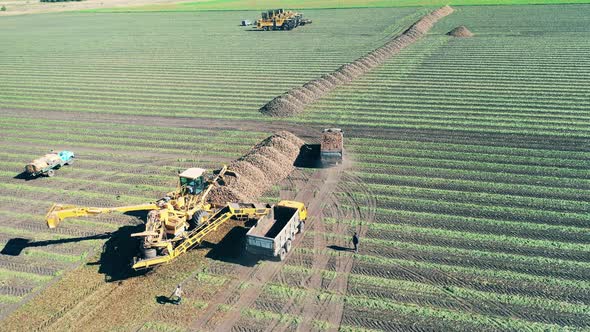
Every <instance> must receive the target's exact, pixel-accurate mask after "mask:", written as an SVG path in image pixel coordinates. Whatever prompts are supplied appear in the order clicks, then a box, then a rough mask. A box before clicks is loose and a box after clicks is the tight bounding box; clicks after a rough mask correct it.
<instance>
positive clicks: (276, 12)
mask: <svg viewBox="0 0 590 332" xmlns="http://www.w3.org/2000/svg"><path fill="white" fill-rule="evenodd" d="M261 16H262V17H261V18H259V19H258V20H256V29H258V30H264V31H269V30H292V29H294V28H296V27H298V26H300V25H305V24H310V23H311V22H312V21H311V20H309V19H305V18H303V14H301V13H297V12H293V11H290V10H287V11H285V10H284V9H282V8H281V9H271V10H268V11H265V12H262V14H261Z"/></svg>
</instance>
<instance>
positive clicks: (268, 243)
mask: <svg viewBox="0 0 590 332" xmlns="http://www.w3.org/2000/svg"><path fill="white" fill-rule="evenodd" d="M306 219H307V210H306V208H305V205H304V204H303V203H300V202H294V201H281V202H279V203H278V204H276V205H275V206H273V207H272V208H271V209H270V213H269V214H268V215H265V216H263V217H262V218H260V219H259V220H258V222H257V223H256V224H255V225H254V226H252V227H251V228H250V230H249V231H248V232H247V233H246V251H247V252H249V253H251V254H254V255H260V256H267V257H274V258H278V259H279V260H284V259H285V257H286V255H287V253H288V252H289V251H290V250H291V246H292V243H293V240H294V239H295V234H297V233H302V232H303V229H304V225H305V220H306Z"/></svg>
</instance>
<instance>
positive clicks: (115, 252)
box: [0, 224, 148, 282]
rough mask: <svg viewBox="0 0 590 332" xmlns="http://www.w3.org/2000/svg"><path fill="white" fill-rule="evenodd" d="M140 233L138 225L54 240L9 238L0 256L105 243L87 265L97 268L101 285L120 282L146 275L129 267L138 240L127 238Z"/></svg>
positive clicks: (141, 227) (140, 229)
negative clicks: (99, 241) (38, 249)
mask: <svg viewBox="0 0 590 332" xmlns="http://www.w3.org/2000/svg"><path fill="white" fill-rule="evenodd" d="M142 230H143V225H142V224H139V225H134V226H123V227H121V228H119V229H118V230H117V231H115V232H108V233H103V234H96V235H90V236H83V237H74V238H66V239H58V240H44V241H33V240H31V239H26V238H20V237H18V238H12V239H10V240H8V242H7V243H6V245H5V246H4V248H3V249H2V251H0V254H1V255H7V256H19V255H20V254H21V253H22V251H23V250H24V249H26V248H35V247H47V246H51V245H58V244H66V243H77V242H83V241H90V240H102V239H107V241H106V242H105V243H104V244H103V246H102V252H101V254H100V258H99V259H98V260H97V261H95V262H89V263H87V265H99V270H98V272H99V273H102V274H104V276H105V281H107V282H113V281H121V280H125V279H128V278H131V277H135V276H139V275H143V274H145V273H146V272H148V271H134V270H133V269H132V268H131V263H132V262H133V258H134V257H135V256H136V255H137V253H138V248H139V239H137V238H133V237H131V234H132V233H137V232H140V231H142Z"/></svg>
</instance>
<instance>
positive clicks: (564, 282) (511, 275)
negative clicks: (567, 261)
mask: <svg viewBox="0 0 590 332" xmlns="http://www.w3.org/2000/svg"><path fill="white" fill-rule="evenodd" d="M294 250H295V252H300V253H303V254H309V255H317V254H321V255H328V256H330V255H349V254H344V253H335V252H334V251H331V250H315V249H307V248H295V249H294ZM354 259H355V260H357V261H359V262H366V263H371V264H376V265H379V266H382V268H383V269H391V268H395V267H396V266H401V267H407V268H418V269H422V270H424V271H425V273H427V270H435V271H441V272H445V273H449V274H454V275H462V276H463V277H462V278H474V279H476V280H478V282H483V283H484V284H485V283H488V284H489V283H491V282H490V279H500V280H502V283H503V284H504V285H510V284H511V283H515V282H519V283H530V284H533V285H543V286H551V287H557V288H559V287H561V288H566V289H569V290H584V291H589V290H590V283H589V282H586V281H574V280H568V279H563V278H556V277H544V276H537V275H531V274H526V273H519V272H512V271H504V270H491V269H481V268H475V267H462V266H456V265H447V264H441V263H430V262H419V261H409V260H404V259H397V258H385V257H379V256H370V255H363V254H355V255H354Z"/></svg>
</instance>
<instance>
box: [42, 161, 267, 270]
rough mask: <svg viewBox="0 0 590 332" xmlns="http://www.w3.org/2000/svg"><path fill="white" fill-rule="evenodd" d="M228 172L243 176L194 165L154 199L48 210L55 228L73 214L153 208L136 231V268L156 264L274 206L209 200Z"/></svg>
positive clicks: (225, 168) (51, 226) (49, 223)
mask: <svg viewBox="0 0 590 332" xmlns="http://www.w3.org/2000/svg"><path fill="white" fill-rule="evenodd" d="M226 174H228V175H229V174H232V175H233V176H236V177H237V176H238V174H235V173H234V172H231V171H228V170H227V166H225V165H224V166H223V168H222V169H221V170H219V171H217V172H213V174H208V172H207V171H206V170H204V169H202V168H189V169H187V170H185V171H184V172H182V173H180V174H179V179H178V187H177V188H176V190H175V191H172V192H169V193H167V194H166V196H165V197H164V198H162V199H160V200H158V201H157V202H155V203H148V204H140V205H131V206H121V207H110V208H98V207H80V206H74V205H60V204H54V205H53V206H52V207H51V209H50V210H49V212H48V213H47V216H46V221H47V226H49V228H55V227H57V225H58V224H59V223H60V222H61V221H62V220H63V219H66V218H71V217H83V216H89V215H97V214H104V213H113V212H123V213H124V212H130V211H149V212H148V216H147V221H146V224H145V230H144V231H143V232H140V233H134V234H131V236H132V237H142V238H143V241H142V243H141V247H140V255H139V257H136V258H135V259H134V262H133V269H135V270H140V269H145V268H150V267H155V266H157V265H160V264H164V263H167V262H170V261H171V260H173V259H175V258H176V257H178V256H179V255H181V254H183V253H185V252H186V251H188V250H189V249H190V248H192V247H193V246H195V245H197V244H199V243H201V242H202V240H203V238H204V237H205V236H207V234H209V233H211V232H213V231H215V230H217V228H218V227H219V226H220V225H221V224H223V223H224V222H226V221H228V220H229V219H231V218H239V219H257V218H261V217H262V216H265V215H267V214H269V213H270V211H271V208H272V207H271V206H270V205H268V204H254V203H228V204H227V205H226V206H222V207H220V206H213V205H211V204H209V203H207V196H208V194H209V192H210V191H211V189H213V188H214V187H215V186H216V185H219V183H220V182H221V181H223V177H224V175H226Z"/></svg>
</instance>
